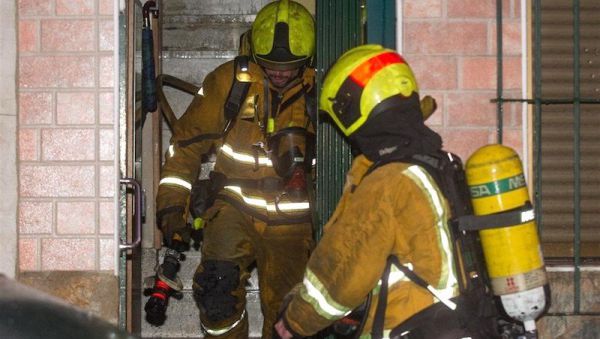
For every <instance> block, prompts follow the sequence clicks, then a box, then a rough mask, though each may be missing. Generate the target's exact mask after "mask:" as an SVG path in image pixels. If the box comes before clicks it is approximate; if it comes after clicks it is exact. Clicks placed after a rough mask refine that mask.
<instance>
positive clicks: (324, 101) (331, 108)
mask: <svg viewBox="0 0 600 339" xmlns="http://www.w3.org/2000/svg"><path fill="white" fill-rule="evenodd" d="M418 91H419V88H418V86H417V81H416V80H415V76H414V74H413V72H412V70H411V69H410V66H408V64H407V63H406V61H405V60H404V59H403V58H402V56H401V55H399V54H398V53H396V51H394V50H391V49H386V48H383V47H382V46H380V45H362V46H358V47H355V48H353V49H351V50H349V51H347V52H346V53H344V54H343V55H342V56H341V57H340V58H339V59H338V60H337V61H336V63H335V64H334V65H333V66H332V67H331V68H330V69H329V71H328V73H327V75H326V76H325V80H324V81H323V90H322V92H321V97H320V100H319V108H320V109H321V110H323V111H326V112H327V113H328V114H329V115H330V116H331V118H332V119H333V121H335V123H336V124H337V125H338V127H339V128H340V129H341V130H342V132H343V133H344V134H345V135H346V136H350V135H351V134H352V133H354V132H355V131H356V130H357V129H358V128H359V127H360V126H362V125H363V124H364V123H365V121H367V119H368V118H369V116H370V115H371V113H372V112H373V110H374V109H375V108H376V107H377V105H379V104H380V103H381V102H383V101H384V100H386V99H388V98H391V97H393V96H398V95H400V96H401V97H403V98H408V97H410V96H411V95H412V94H413V93H415V92H417V93H418Z"/></svg>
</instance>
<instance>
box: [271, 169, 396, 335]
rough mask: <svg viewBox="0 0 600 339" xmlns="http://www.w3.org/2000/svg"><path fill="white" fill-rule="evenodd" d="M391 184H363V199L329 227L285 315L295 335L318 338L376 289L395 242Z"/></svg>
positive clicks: (353, 202)
mask: <svg viewBox="0 0 600 339" xmlns="http://www.w3.org/2000/svg"><path fill="white" fill-rule="evenodd" d="M368 179H371V178H369V177H367V178H365V180H366V181H370V180H368ZM384 183H385V184H386V185H384ZM387 183H389V181H380V182H372V183H369V182H364V183H363V184H361V185H360V186H359V187H358V189H357V190H356V191H355V192H354V194H359V195H360V196H361V197H362V198H361V199H356V198H354V199H349V200H348V205H347V206H345V208H344V212H343V213H341V214H340V215H339V216H338V218H337V220H335V221H334V222H333V223H331V224H329V225H328V226H327V231H326V233H325V235H324V237H323V239H322V240H321V241H320V242H319V244H318V246H317V248H316V249H315V251H314V252H313V254H312V255H311V258H310V261H309V263H308V267H307V270H306V273H305V277H304V281H303V283H302V285H301V286H300V288H299V289H298V291H297V292H296V293H295V295H294V296H293V297H292V298H291V301H290V302H289V305H288V307H287V308H286V310H285V312H284V314H283V316H282V320H283V323H284V324H285V325H286V328H287V329H288V330H290V332H292V333H297V334H298V335H301V336H309V335H313V334H314V333H316V332H318V331H320V330H321V329H323V328H325V327H327V326H329V325H330V324H332V323H333V322H334V321H336V320H338V319H341V318H343V317H344V316H345V315H347V314H348V313H349V312H350V311H351V310H353V309H354V308H356V307H358V306H359V305H360V304H361V303H362V302H363V301H364V300H365V298H366V296H367V295H368V293H369V292H370V291H371V290H372V289H373V288H374V287H375V286H376V284H377V281H378V280H379V278H380V276H381V272H382V271H383V268H384V266H385V263H386V259H387V257H388V255H389V254H390V253H391V251H392V248H393V244H394V239H395V232H394V230H393V226H391V225H393V222H392V220H393V211H391V208H392V206H393V205H394V204H392V203H391V202H390V201H389V198H390V197H389V195H386V194H385V192H386V190H388V191H389V190H390V189H391V187H393V185H387ZM386 186H387V187H386ZM397 187H398V186H395V187H394V188H397ZM382 193H383V194H382ZM338 208H340V207H338Z"/></svg>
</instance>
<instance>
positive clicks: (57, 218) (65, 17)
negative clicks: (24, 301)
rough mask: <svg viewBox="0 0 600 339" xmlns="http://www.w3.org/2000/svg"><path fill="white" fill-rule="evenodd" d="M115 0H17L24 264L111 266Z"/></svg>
mask: <svg viewBox="0 0 600 339" xmlns="http://www.w3.org/2000/svg"><path fill="white" fill-rule="evenodd" d="M112 6H113V1H112V0H19V1H18V18H19V19H18V20H19V23H18V29H19V33H18V51H19V58H18V62H19V73H18V101H19V116H18V123H19V127H18V134H19V136H18V145H19V146H18V158H19V159H18V163H19V165H18V166H19V206H18V208H19V213H18V226H19V230H18V232H19V269H20V270H21V271H46V270H112V269H113V268H114V260H113V259H114V240H113V235H114V229H115V227H114V226H115V225H114V203H113V201H114V198H113V197H114V187H113V186H114V184H113V183H114V141H113V135H114V132H113V128H114V126H113V84H114V79H113V46H114V38H113V9H112V8H113V7H112Z"/></svg>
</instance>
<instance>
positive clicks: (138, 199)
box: [119, 178, 142, 251]
mask: <svg viewBox="0 0 600 339" xmlns="http://www.w3.org/2000/svg"><path fill="white" fill-rule="evenodd" d="M119 182H120V183H121V185H126V186H131V187H132V188H133V201H134V208H135V209H134V215H135V221H134V222H135V225H134V226H135V227H134V229H135V230H136V234H135V239H134V240H133V242H131V243H127V242H125V243H122V242H120V243H119V251H125V250H130V249H133V248H135V247H137V246H139V245H140V243H141V242H142V186H141V185H140V183H139V182H138V181H137V180H135V179H133V178H121V179H120V180H119Z"/></svg>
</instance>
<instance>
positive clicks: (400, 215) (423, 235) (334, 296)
mask: <svg viewBox="0 0 600 339" xmlns="http://www.w3.org/2000/svg"><path fill="white" fill-rule="evenodd" d="M371 165H372V162H370V161H369V160H368V159H367V158H365V157H364V156H359V157H357V158H356V159H355V160H354V162H353V165H352V168H351V170H350V172H349V173H348V177H347V181H346V185H345V188H344V193H343V195H342V197H341V200H340V202H339V204H338V206H337V208H336V210H335V212H334V214H333V215H332V217H331V219H330V221H329V222H328V224H327V225H326V226H325V232H324V236H323V238H322V240H321V241H320V242H319V244H318V245H317V247H316V249H315V251H314V252H313V253H312V255H311V258H310V260H309V263H308V266H307V269H306V272H305V276H304V281H303V283H302V284H300V285H298V286H297V287H296V288H295V289H294V290H293V292H292V293H291V296H289V297H290V299H289V300H291V301H290V302H289V304H288V306H287V309H286V312H285V314H284V321H285V322H286V323H287V325H288V326H289V327H290V329H291V330H292V331H294V332H296V333H298V334H300V335H303V336H308V335H312V334H314V333H316V332H318V331H319V330H321V329H323V328H325V327H327V326H328V325H330V324H331V323H332V322H334V321H335V320H337V319H340V318H342V317H344V315H346V314H348V313H349V312H350V311H351V310H352V309H354V308H356V307H358V306H359V305H360V304H361V303H363V301H364V300H365V298H366V296H367V295H368V293H369V292H370V291H374V297H373V301H372V303H371V308H370V310H369V316H368V319H367V322H366V325H365V328H364V331H363V334H368V333H370V330H371V326H372V323H373V316H374V312H375V307H376V305H377V291H378V290H379V286H380V285H379V283H380V278H381V276H382V272H383V270H384V267H385V265H386V260H387V258H388V256H390V255H395V256H397V257H398V258H399V260H400V262H401V263H402V264H404V265H405V266H408V267H409V268H412V270H413V271H414V272H415V273H416V274H417V275H419V276H420V277H421V278H423V279H425V280H426V281H427V282H428V283H429V284H430V285H431V286H432V287H434V288H435V289H436V290H437V291H438V292H439V293H441V295H443V296H445V297H447V298H451V297H454V296H456V295H458V285H457V284H458V283H457V277H456V274H455V270H454V267H455V266H454V261H453V260H454V258H453V255H452V242H451V238H450V233H449V229H448V225H447V219H448V217H449V215H448V214H449V213H450V210H449V207H448V205H447V203H446V200H445V198H444V197H443V196H442V193H441V191H440V189H439V188H438V187H437V185H436V184H435V182H434V180H433V179H432V178H431V177H430V176H429V175H428V174H427V172H426V171H425V170H424V169H423V168H422V167H419V166H416V165H412V164H407V163H401V162H394V163H390V164H387V165H385V166H381V167H377V168H376V169H375V170H373V171H372V172H371V173H370V174H368V175H366V174H367V171H368V170H369V168H370V166H371ZM393 268H394V267H392V273H391V274H390V278H389V280H390V285H389V286H390V289H389V295H388V305H387V310H386V316H385V323H384V328H385V329H392V328H394V327H396V326H397V325H399V324H400V323H402V322H403V321H404V320H406V319H407V318H409V317H410V316H412V315H414V314H416V313H417V312H419V311H421V310H423V309H424V308H426V307H427V306H429V305H431V304H432V303H434V300H435V301H437V299H434V298H433V297H432V295H431V294H430V292H428V291H427V290H425V289H424V288H422V287H419V286H417V285H416V284H415V283H413V282H412V281H410V280H408V278H406V277H404V275H403V274H402V273H401V272H400V271H394V269H393Z"/></svg>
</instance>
